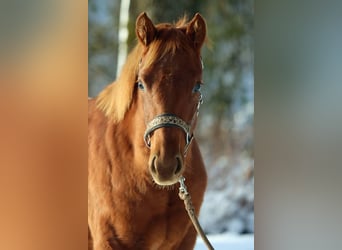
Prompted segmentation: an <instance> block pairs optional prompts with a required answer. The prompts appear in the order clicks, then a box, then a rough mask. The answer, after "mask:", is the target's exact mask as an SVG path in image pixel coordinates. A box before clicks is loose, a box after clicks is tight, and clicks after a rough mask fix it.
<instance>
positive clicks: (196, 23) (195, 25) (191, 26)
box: [186, 13, 207, 50]
mask: <svg viewBox="0 0 342 250" xmlns="http://www.w3.org/2000/svg"><path fill="white" fill-rule="evenodd" d="M186 34H187V35H188V36H190V38H191V40H192V41H193V42H194V45H195V48H196V49H198V50H200V49H201V47H202V45H203V43H204V41H205V38H206V34H207V28H206V23H205V21H204V18H203V17H202V16H201V15H200V14H199V13H196V15H195V16H194V17H193V18H192V20H191V21H190V22H189V23H188V26H187V28H186Z"/></svg>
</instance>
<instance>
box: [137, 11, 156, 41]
mask: <svg viewBox="0 0 342 250" xmlns="http://www.w3.org/2000/svg"><path fill="white" fill-rule="evenodd" d="M135 33H136V34H137V37H138V38H139V40H140V42H141V43H142V44H143V45H145V46H148V45H149V44H150V43H151V42H152V41H153V39H154V38H155V36H156V33H157V29H156V27H155V26H154V25H153V23H152V21H151V20H150V19H149V18H148V16H147V15H146V13H145V12H143V13H141V14H140V15H139V16H138V18H137V21H136V26H135Z"/></svg>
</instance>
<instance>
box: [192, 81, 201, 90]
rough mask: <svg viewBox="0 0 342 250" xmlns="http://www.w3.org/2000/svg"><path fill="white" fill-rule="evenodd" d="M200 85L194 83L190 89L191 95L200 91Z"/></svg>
mask: <svg viewBox="0 0 342 250" xmlns="http://www.w3.org/2000/svg"><path fill="white" fill-rule="evenodd" d="M201 85H202V83H200V82H198V83H196V85H195V87H194V88H193V89H192V93H197V92H199V91H201Z"/></svg>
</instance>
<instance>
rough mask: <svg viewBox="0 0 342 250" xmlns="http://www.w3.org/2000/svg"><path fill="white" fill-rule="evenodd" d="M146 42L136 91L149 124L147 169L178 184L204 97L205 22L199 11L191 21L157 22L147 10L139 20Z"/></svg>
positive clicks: (165, 182) (140, 35) (141, 38)
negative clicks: (203, 49) (202, 59)
mask: <svg viewBox="0 0 342 250" xmlns="http://www.w3.org/2000/svg"><path fill="white" fill-rule="evenodd" d="M136 35H137V37H138V41H139V43H140V46H141V48H142V49H141V58H136V60H139V66H138V70H137V81H136V86H135V88H136V94H137V102H138V105H139V106H141V107H142V108H141V110H142V114H141V118H142V119H143V120H144V122H145V124H146V130H145V134H144V140H145V143H146V146H147V147H148V148H149V160H148V168H149V172H150V174H151V176H152V178H153V180H154V182H155V183H157V184H158V185H161V186H166V185H173V184H175V183H176V182H177V181H178V180H179V178H180V176H181V175H182V174H183V173H184V171H185V169H186V166H185V163H184V162H185V155H186V151H187V148H188V147H189V146H190V143H191V140H192V136H193V135H192V133H193V130H194V128H195V126H196V120H197V114H198V109H199V105H200V103H201V101H202V95H201V92H200V89H201V85H202V69H203V64H202V61H201V56H200V50H201V47H202V45H203V43H204V41H205V38H206V24H205V21H204V19H203V18H202V17H201V15H199V14H196V15H195V16H194V17H193V19H192V20H191V21H190V22H186V21H185V20H183V21H180V22H178V23H177V24H176V25H171V24H159V25H154V24H153V23H152V21H151V20H150V19H149V18H148V16H147V15H146V14H145V13H142V14H141V15H140V16H139V17H138V18H137V21H136Z"/></svg>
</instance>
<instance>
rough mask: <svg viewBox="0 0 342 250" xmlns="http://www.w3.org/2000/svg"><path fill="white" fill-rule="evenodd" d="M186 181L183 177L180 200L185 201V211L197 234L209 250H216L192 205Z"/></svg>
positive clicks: (181, 178)
mask: <svg viewBox="0 0 342 250" xmlns="http://www.w3.org/2000/svg"><path fill="white" fill-rule="evenodd" d="M184 181H185V178H184V177H183V176H181V177H180V179H179V184H180V187H179V193H178V195H179V198H180V199H181V200H183V201H184V205H185V209H186V211H187V212H188V215H189V217H190V220H191V222H192V224H193V225H194V227H195V229H196V231H197V233H198V234H199V235H200V236H201V238H202V240H203V241H204V243H205V244H206V246H207V248H208V249H209V250H214V247H213V246H212V245H211V244H210V242H209V240H208V238H207V236H206V235H205V233H204V232H203V229H202V227H201V225H200V224H199V221H198V219H197V217H196V214H195V209H194V206H193V205H192V202H191V196H190V194H189V193H188V190H187V189H186V186H185V183H184Z"/></svg>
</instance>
